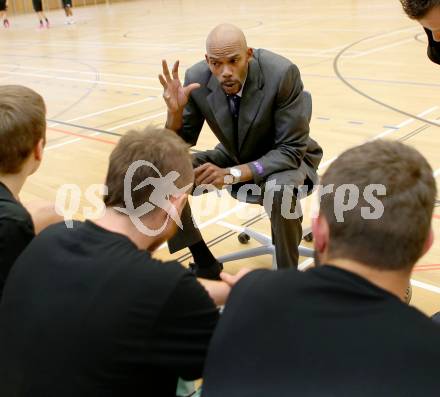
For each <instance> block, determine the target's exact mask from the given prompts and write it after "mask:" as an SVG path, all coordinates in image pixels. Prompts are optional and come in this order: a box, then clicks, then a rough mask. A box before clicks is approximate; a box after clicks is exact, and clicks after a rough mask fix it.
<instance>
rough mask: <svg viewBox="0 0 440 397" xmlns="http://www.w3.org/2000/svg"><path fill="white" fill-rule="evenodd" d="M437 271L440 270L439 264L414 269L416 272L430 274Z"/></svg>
mask: <svg viewBox="0 0 440 397" xmlns="http://www.w3.org/2000/svg"><path fill="white" fill-rule="evenodd" d="M436 270H440V264H438V263H433V264H426V265H417V266H416V267H415V268H414V271H415V272H429V271H436Z"/></svg>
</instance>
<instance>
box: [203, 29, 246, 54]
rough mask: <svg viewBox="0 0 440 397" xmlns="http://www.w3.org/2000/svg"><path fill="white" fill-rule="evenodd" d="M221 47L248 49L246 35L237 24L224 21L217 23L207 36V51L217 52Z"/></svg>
mask: <svg viewBox="0 0 440 397" xmlns="http://www.w3.org/2000/svg"><path fill="white" fill-rule="evenodd" d="M221 49H237V50H238V49H240V50H244V51H246V50H247V43H246V37H245V35H244V33H243V31H242V30H241V29H239V28H238V27H237V26H235V25H231V24H228V23H224V24H221V25H217V26H216V27H215V28H214V29H212V30H211V32H210V33H209V34H208V37H207V38H206V52H207V53H208V54H209V53H210V52H211V51H214V52H217V51H218V50H221Z"/></svg>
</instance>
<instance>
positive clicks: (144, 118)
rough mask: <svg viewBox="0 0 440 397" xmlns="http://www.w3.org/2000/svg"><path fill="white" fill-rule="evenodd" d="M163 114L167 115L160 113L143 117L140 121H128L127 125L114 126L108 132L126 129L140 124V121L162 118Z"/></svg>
mask: <svg viewBox="0 0 440 397" xmlns="http://www.w3.org/2000/svg"><path fill="white" fill-rule="evenodd" d="M165 114H167V112H160V113H156V114H152V115H151V116H147V117H143V118H141V119H137V120H132V121H128V122H127V123H123V124H119V125H116V126H114V127H111V128H109V129H108V130H109V131H115V130H118V129H119V128H124V127H128V126H130V125H133V124H138V123H141V122H142V121H147V120H151V119H155V118H157V117H160V116H163V115H165Z"/></svg>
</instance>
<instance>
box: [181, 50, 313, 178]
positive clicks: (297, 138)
mask: <svg viewBox="0 0 440 397" xmlns="http://www.w3.org/2000/svg"><path fill="white" fill-rule="evenodd" d="M190 83H199V84H200V85H201V87H200V88H199V89H196V90H194V91H193V92H192V93H191V96H190V99H189V102H188V104H187V106H186V107H185V109H184V112H183V127H182V129H181V131H179V133H180V135H181V136H182V138H183V139H184V140H185V141H187V142H188V143H190V144H191V145H195V144H196V142H197V139H198V137H199V135H200V131H201V129H202V127H203V123H204V122H205V120H206V122H207V123H208V125H209V127H210V128H211V130H212V131H213V132H214V134H215V135H216V136H217V138H218V140H219V141H220V144H219V145H217V147H216V150H218V152H219V154H222V155H223V156H224V155H227V156H229V157H230V158H231V162H232V164H237V165H238V164H248V165H249V166H250V167H251V169H252V173H253V176H254V181H255V183H257V184H260V183H261V182H263V181H264V180H265V179H266V178H267V177H268V176H269V175H271V174H273V173H277V172H281V171H286V170H295V169H297V168H299V167H300V165H301V164H302V163H304V166H305V169H306V173H307V175H308V176H309V177H310V178H311V179H312V180H315V179H316V170H317V167H318V165H319V162H320V161H321V158H322V149H321V147H320V146H319V145H318V144H317V143H316V142H315V141H314V140H313V139H311V138H310V137H309V121H310V117H311V111H312V109H311V101H310V100H308V98H307V97H306V95H305V94H304V92H303V83H302V81H301V77H300V73H299V70H298V68H297V67H296V66H295V65H294V64H293V63H292V62H291V61H289V60H288V59H286V58H284V57H282V56H280V55H277V54H274V53H272V52H270V51H267V50H264V49H257V50H254V57H253V59H252V60H251V61H250V63H249V70H248V75H247V78H246V82H245V86H244V88H243V94H242V98H241V103H240V113H239V120H238V137H234V126H233V120H232V115H231V113H230V110H229V106H228V102H227V98H226V95H225V93H224V91H223V90H222V88H221V86H220V84H219V83H218V81H217V79H216V77H215V76H213V75H212V74H211V71H210V70H209V67H208V65H207V63H206V62H205V61H202V62H199V63H197V64H195V65H194V66H192V67H191V68H190V69H188V70H187V72H186V74H185V85H187V84H190Z"/></svg>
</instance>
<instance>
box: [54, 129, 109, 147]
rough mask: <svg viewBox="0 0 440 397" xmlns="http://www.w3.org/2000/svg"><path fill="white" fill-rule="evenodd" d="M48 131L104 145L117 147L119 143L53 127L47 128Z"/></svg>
mask: <svg viewBox="0 0 440 397" xmlns="http://www.w3.org/2000/svg"><path fill="white" fill-rule="evenodd" d="M47 129H48V130H52V131H56V132H60V133H61V134H65V135H71V136H77V137H79V138H82V139H89V140H91V141H97V142H102V143H108V144H110V145H116V143H117V142H113V141H109V140H107V139H102V138H96V137H94V136H89V135H83V134H76V133H75V132H71V131H66V130H61V129H59V128H53V127H47Z"/></svg>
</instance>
